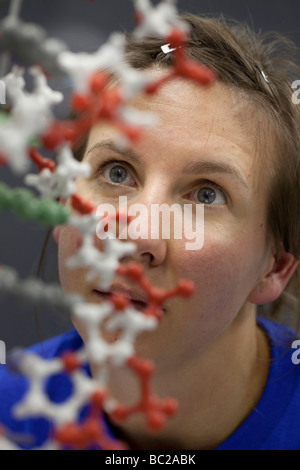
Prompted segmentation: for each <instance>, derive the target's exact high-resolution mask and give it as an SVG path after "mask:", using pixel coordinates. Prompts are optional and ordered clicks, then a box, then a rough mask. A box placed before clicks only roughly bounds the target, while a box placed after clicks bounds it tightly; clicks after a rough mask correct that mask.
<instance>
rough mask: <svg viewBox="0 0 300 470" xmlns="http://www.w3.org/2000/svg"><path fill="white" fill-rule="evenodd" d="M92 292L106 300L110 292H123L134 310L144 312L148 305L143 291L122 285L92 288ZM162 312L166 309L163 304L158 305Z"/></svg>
mask: <svg viewBox="0 0 300 470" xmlns="http://www.w3.org/2000/svg"><path fill="white" fill-rule="evenodd" d="M93 292H94V293H95V294H96V295H98V297H99V298H100V299H101V300H105V301H107V300H108V299H109V297H110V296H111V295H112V294H123V295H124V296H125V297H127V299H129V302H130V304H132V305H133V306H134V308H135V309H136V310H139V311H142V312H144V311H145V310H146V308H147V307H148V305H149V302H148V300H147V298H146V296H145V295H144V294H143V293H140V292H137V291H134V290H132V289H128V288H126V287H124V286H122V285H116V284H115V285H113V286H112V287H111V288H110V289H109V290H108V291H104V290H99V289H93ZM159 309H160V310H161V311H162V312H165V311H166V309H165V307H164V306H161V307H159Z"/></svg>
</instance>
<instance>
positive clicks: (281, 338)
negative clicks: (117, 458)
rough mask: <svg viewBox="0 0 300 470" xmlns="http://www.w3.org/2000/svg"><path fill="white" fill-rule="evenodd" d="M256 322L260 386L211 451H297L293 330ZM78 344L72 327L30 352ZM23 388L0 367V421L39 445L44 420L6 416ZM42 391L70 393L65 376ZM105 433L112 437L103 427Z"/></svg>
mask: <svg viewBox="0 0 300 470" xmlns="http://www.w3.org/2000/svg"><path fill="white" fill-rule="evenodd" d="M259 323H260V325H261V326H262V327H263V328H264V329H265V331H266V334H267V336H268V338H269V342H270V351H271V362H270V368H269V374H268V378H267V383H266V386H265V388H264V391H263V394H262V396H261V398H260V400H259V402H258V403H257V405H256V407H255V409H254V410H253V411H252V413H251V414H250V415H249V416H248V417H247V418H246V419H245V420H244V421H243V422H242V423H241V425H240V426H239V427H238V428H237V429H236V431H235V432H234V433H233V434H232V435H231V436H230V437H229V438H228V439H226V441H224V442H223V443H222V444H221V445H219V446H218V447H217V449H215V450H300V364H299V365H295V364H293V362H292V359H291V356H292V353H293V352H294V350H292V349H291V342H292V340H293V332H292V331H291V330H289V329H288V328H286V327H284V326H282V325H279V324H277V323H274V322H271V321H268V320H265V319H261V318H260V319H259ZM81 346H82V340H81V338H80V336H79V335H78V333H77V332H76V331H75V330H72V331H70V332H67V333H64V334H62V335H60V336H57V337H55V338H52V339H50V340H47V341H45V342H44V343H42V344H38V345H35V346H33V347H32V348H30V351H32V352H35V353H37V354H39V355H41V356H42V357H44V358H49V359H51V358H54V357H57V356H59V355H60V354H62V353H63V352H65V351H69V350H72V351H77V350H78V349H80V348H81ZM86 370H87V372H88V373H89V370H88V368H87V369H86ZM26 390H27V380H26V378H24V377H22V376H19V375H18V374H15V373H12V372H11V371H10V369H9V367H8V366H6V365H1V366H0V423H2V424H3V425H4V426H5V427H6V428H8V429H9V430H10V431H11V432H12V433H17V434H20V433H22V434H23V433H25V435H26V438H27V439H28V438H29V437H31V440H30V441H26V440H25V441H24V440H23V441H21V447H22V448H26V449H27V448H32V447H37V446H39V445H41V444H42V443H43V442H44V441H45V440H46V439H47V438H48V435H49V432H50V425H49V423H48V421H47V420H46V419H44V418H34V419H25V420H20V421H18V420H16V419H15V418H14V417H13V416H12V413H11V409H12V406H13V405H14V404H15V403H17V402H18V401H19V400H20V399H21V398H22V396H23V395H24V393H25V392H26ZM48 393H49V397H50V398H51V400H53V401H54V402H62V401H63V400H64V399H65V398H66V397H67V396H68V394H69V393H70V383H69V382H68V380H66V376H64V375H62V374H60V375H56V376H53V377H51V379H50V380H49V384H48ZM187 419H188V417H187ZM108 433H110V434H111V435H112V431H111V430H109V429H108Z"/></svg>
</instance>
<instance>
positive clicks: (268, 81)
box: [255, 64, 270, 83]
mask: <svg viewBox="0 0 300 470" xmlns="http://www.w3.org/2000/svg"><path fill="white" fill-rule="evenodd" d="M255 67H256V68H257V70H258V71H259V73H260V74H261V75H262V77H263V79H264V81H265V82H266V83H270V80H269V77H268V75H267V74H266V73H265V72H264V71H263V70H262V69H261V68H260V67H259V66H258V65H257V64H255Z"/></svg>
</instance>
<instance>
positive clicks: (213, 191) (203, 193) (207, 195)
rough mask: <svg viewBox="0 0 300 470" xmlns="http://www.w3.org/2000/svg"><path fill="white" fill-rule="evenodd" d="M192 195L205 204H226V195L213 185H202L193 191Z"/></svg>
mask: <svg viewBox="0 0 300 470" xmlns="http://www.w3.org/2000/svg"><path fill="white" fill-rule="evenodd" d="M193 194H194V197H195V199H196V200H197V202H200V203H201V204H206V205H222V204H226V197H225V195H224V193H223V191H221V190H220V189H218V188H217V187H214V186H203V187H202V188H200V189H197V190H196V191H194V193H193Z"/></svg>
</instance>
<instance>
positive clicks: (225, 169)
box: [87, 139, 249, 189]
mask: <svg viewBox="0 0 300 470" xmlns="http://www.w3.org/2000/svg"><path fill="white" fill-rule="evenodd" d="M102 149H105V150H111V151H112V152H114V153H117V154H119V155H120V156H122V157H123V158H125V159H126V160H129V161H131V162H132V163H139V164H140V159H139V157H138V156H137V154H136V153H135V152H134V151H133V150H132V149H130V148H125V147H124V148H122V147H121V146H120V145H118V144H117V143H116V142H114V141H113V140H111V139H107V140H102V141H99V142H97V143H96V144H95V145H93V146H92V147H91V148H90V149H89V150H88V151H87V155H88V154H90V153H92V152H94V151H95V150H102ZM203 173H204V174H205V173H210V174H214V173H221V174H227V175H230V176H233V177H234V178H235V179H237V180H238V181H239V182H240V183H241V184H242V185H243V186H244V187H245V188H246V189H249V186H248V184H247V182H246V179H245V178H244V177H243V175H242V174H241V172H240V171H239V170H238V169H237V168H236V167H235V166H233V165H231V164H230V163H227V162H218V161H214V160H204V161H203V160H197V161H194V162H188V163H186V164H185V166H184V168H183V171H182V174H183V175H197V174H203Z"/></svg>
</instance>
